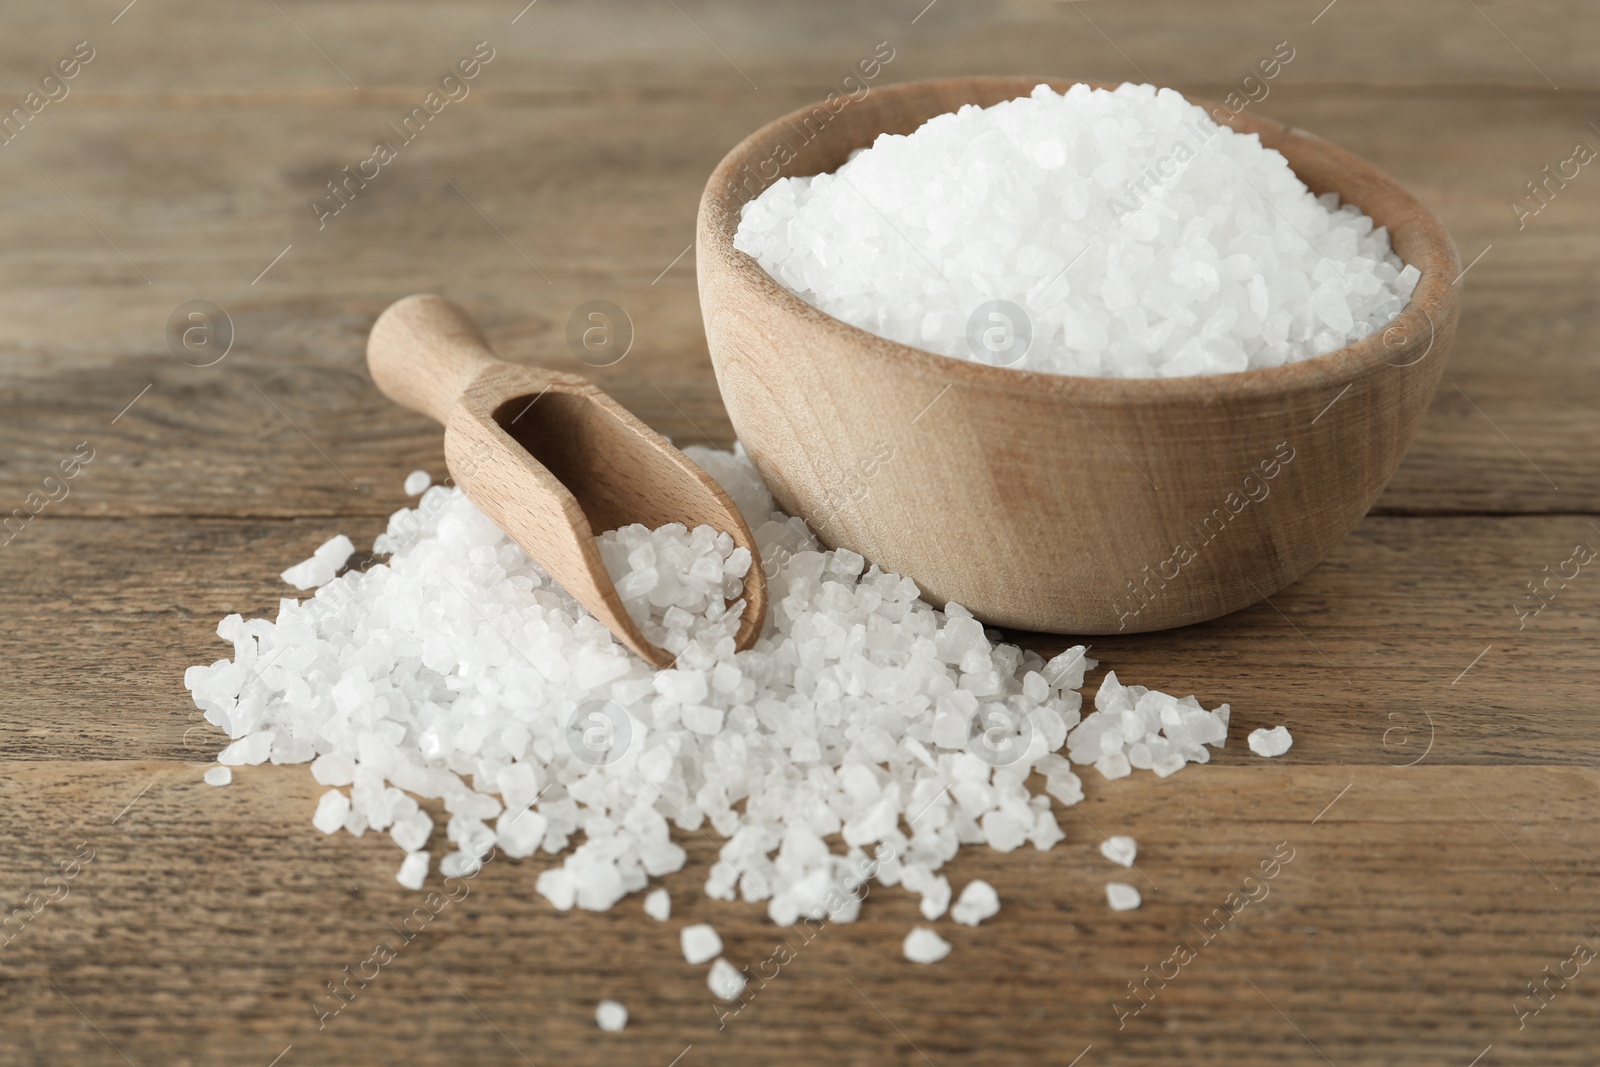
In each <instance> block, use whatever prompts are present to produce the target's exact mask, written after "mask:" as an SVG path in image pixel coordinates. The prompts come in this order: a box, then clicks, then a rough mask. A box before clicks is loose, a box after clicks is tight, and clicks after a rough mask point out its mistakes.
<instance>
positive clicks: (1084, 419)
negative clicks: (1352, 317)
mask: <svg viewBox="0 0 1600 1067" xmlns="http://www.w3.org/2000/svg"><path fill="white" fill-rule="evenodd" d="M1041 81H1042V82H1045V83H1047V84H1049V85H1050V86H1051V87H1052V88H1054V89H1056V90H1058V91H1065V90H1066V89H1067V88H1068V87H1070V86H1071V85H1072V84H1074V82H1073V81H1072V80H1070V79H1068V80H1063V79H1051V78H1016V77H977V78H949V79H941V80H937V81H927V82H913V83H907V84H901V85H892V86H883V87H878V88H873V89H872V90H871V91H870V92H869V93H868V95H866V96H865V97H863V98H861V99H859V100H855V101H847V102H846V104H845V106H843V107H842V108H840V107H839V106H838V105H839V101H838V100H837V99H834V100H833V104H834V107H833V108H832V109H830V108H828V107H827V106H826V105H825V104H818V105H816V106H814V107H808V108H802V109H800V110H799V111H796V112H794V113H792V114H790V115H787V116H785V117H783V118H780V119H778V120H776V121H774V122H772V123H769V124H768V125H766V126H764V127H762V128H761V129H760V130H757V131H756V132H755V133H754V134H752V135H751V136H749V137H748V138H746V139H745V140H744V141H743V142H741V143H740V144H739V145H738V146H737V147H735V148H734V149H733V150H732V151H731V152H729V153H728V155H727V156H726V157H725V158H724V159H723V160H722V162H721V163H720V164H719V165H718V166H717V168H716V170H715V171H714V172H713V173H712V175H711V178H710V181H709V182H708V183H707V185H706V189H705V193H704V195H703V197H702V199H701V202H700V214H699V222H698V237H697V245H696V250H697V269H698V273H699V285H700V304H701V311H702V313H703V316H704V319H705V328H706V337H707V341H708V343H709V346H710V351H711V359H712V363H713V365H714V367H715V369H716V374H717V381H718V384H719V385H720V387H721V390H722V396H723V400H724V402H725V403H726V405H727V409H728V415H729V418H730V419H731V420H732V422H733V426H734V429H735V430H736V431H737V433H738V435H739V438H740V440H742V441H743V442H744V445H745V448H746V449H747V450H748V451H749V453H750V457H751V459H752V460H753V461H754V462H755V465H756V467H757V468H758V469H759V470H760V472H761V475H762V477H763V478H765V479H766V482H767V485H768V486H769V487H770V488H771V489H772V492H773V495H774V496H775V497H776V499H777V500H778V502H779V503H780V504H781V505H782V507H783V508H784V510H785V511H787V512H789V513H790V514H793V515H799V516H801V517H803V518H804V519H805V520H806V521H807V522H809V523H810V524H811V525H812V527H813V529H815V530H816V532H817V534H818V535H819V536H820V537H821V538H822V540H823V541H824V542H826V543H827V544H828V545H830V546H833V547H840V546H842V547H847V548H850V549H853V550H855V551H857V552H860V553H861V554H863V555H864V556H866V557H867V558H868V559H870V560H873V561H874V562H876V563H878V564H879V565H880V566H882V567H883V568H884V569H886V570H891V571H898V572H899V573H901V574H904V575H907V576H909V577H910V578H912V579H913V580H915V581H916V583H917V584H918V586H920V587H921V589H922V591H923V593H924V595H925V596H926V597H927V598H928V599H929V600H930V601H931V602H933V603H935V604H937V605H940V606H943V605H944V604H946V603H948V602H952V601H953V602H957V603H959V604H961V605H963V606H964V607H966V608H968V609H969V610H970V611H972V612H973V614H975V615H976V616H977V617H978V618H980V619H982V620H983V621H984V622H987V623H990V624H992V625H999V626H1010V627H1016V628H1019V629H1027V630H1041V631H1047V632H1053V633H1072V634H1105V633H1117V632H1125V633H1134V632H1142V631H1150V630H1161V629H1166V628H1169V627H1173V626H1182V625H1186V624H1189V623H1196V622H1202V621H1204V620H1207V619H1213V618H1216V617H1218V616H1221V615H1225V614H1227V613H1229V612H1232V611H1237V610H1238V609H1240V608H1243V607H1246V606H1248V605H1250V604H1252V603H1255V602H1256V601H1258V600H1261V599H1263V598H1264V597H1268V596H1270V595H1272V593H1274V592H1275V591H1277V590H1278V589H1280V588H1282V587H1283V586H1285V585H1288V584H1289V583H1290V582H1293V581H1294V580H1295V579H1297V578H1299V577H1300V576H1301V575H1303V574H1305V573H1306V572H1307V571H1309V570H1310V569H1311V568H1312V567H1314V566H1316V565H1317V563H1319V562H1320V561H1321V560H1322V559H1323V558H1324V557H1325V556H1326V555H1327V554H1328V553H1329V552H1330V551H1331V550H1332V549H1333V548H1334V547H1335V546H1336V545H1338V544H1339V543H1340V541H1342V540H1343V539H1344V537H1345V536H1346V535H1347V534H1349V532H1350V531H1351V529H1352V528H1354V526H1355V525H1356V523H1357V522H1359V521H1360V519H1361V518H1362V516H1363V515H1365V514H1366V513H1367V511H1368V509H1369V508H1371V506H1372V504H1373V502H1374V501H1375V500H1377V498H1378V494H1379V493H1381V492H1382V491H1383V488H1384V486H1385V485H1386V484H1387V483H1388V481H1389V479H1390V477H1391V476H1392V475H1393V474H1394V471H1395V468H1396V467H1397V466H1399V463H1400V460H1401V457H1402V456H1403V455H1404V454H1405V451H1406V449H1407V447H1409V445H1410V443H1411V441H1412V438H1413V437H1414V436H1415V435H1416V431H1417V427H1418V424H1419V423H1420V422H1421V419H1422V416H1423V414H1424V412H1425V411H1426V410H1427V407H1428V404H1429V402H1430V400H1431V398H1432V397H1433V394H1434V391H1435V389H1436V388H1437V387H1438V384H1439V378H1440V375H1441V373H1442V372H1443V369H1444V362H1445V358H1446V356H1447V354H1448V352H1449V349H1450V344H1451V341H1452V340H1453V338H1454V335H1455V327H1456V319H1457V315H1458V313H1459V306H1460V305H1459V293H1460V289H1459V286H1457V285H1456V284H1455V282H1456V280H1457V277H1458V275H1459V274H1460V271H1461V263H1460V259H1459V257H1458V256H1457V253H1456V249H1455V246H1454V244H1453V243H1452V242H1451V240H1450V236H1449V234H1448V233H1447V232H1446V231H1445V229H1444V227H1443V226H1442V225H1441V224H1440V223H1439V221H1438V219H1436V218H1435V217H1434V216H1433V215H1432V214H1431V213H1430V212H1429V211H1428V210H1427V208H1425V207H1424V206H1423V205H1422V204H1421V203H1419V202H1418V201H1417V200H1416V198H1415V197H1413V196H1412V195H1411V194H1410V193H1408V192H1406V190H1405V189H1403V188H1402V187H1401V186H1400V185H1399V184H1398V183H1397V182H1395V181H1394V180H1393V179H1392V178H1390V177H1388V176H1387V175H1385V174H1384V173H1383V172H1382V171H1380V170H1378V169H1377V168H1376V167H1374V166H1372V165H1371V164H1369V163H1367V162H1365V161H1363V160H1361V159H1360V158H1358V157H1357V156H1355V155H1352V154H1351V153H1350V152H1347V151H1345V150H1344V149H1341V148H1339V147H1337V146H1335V145H1333V144H1330V143H1328V142H1327V141H1323V140H1321V139H1320V138H1317V137H1315V136H1313V135H1311V134H1308V133H1305V132H1303V131H1300V130H1293V129H1290V128H1288V127H1285V126H1282V125H1280V124H1278V123H1276V122H1273V121H1272V120H1270V119H1267V118H1263V117H1261V116H1259V115H1256V114H1253V113H1249V112H1246V113H1241V114H1237V115H1229V114H1228V112H1227V111H1226V110H1225V109H1221V108H1218V107H1216V106H1215V105H1212V104H1210V103H1208V102H1207V101H1204V100H1199V99H1193V100H1192V102H1193V103H1196V104H1199V105H1201V106H1202V107H1205V108H1206V110H1207V111H1208V112H1211V113H1212V114H1213V117H1215V118H1217V119H1218V121H1219V122H1220V121H1222V119H1223V117H1227V120H1228V121H1227V122H1226V124H1227V125H1230V126H1232V127H1233V128H1234V129H1235V130H1237V131H1238V132H1240V133H1255V134H1258V135H1259V136H1260V138H1261V143H1262V144H1263V145H1265V146H1266V147H1268V148H1274V149H1277V150H1278V151H1279V152H1282V153H1283V155H1284V156H1285V157H1286V158H1287V159H1288V161H1289V165H1290V167H1291V168H1293V170H1294V172H1295V173H1296V174H1297V175H1298V176H1299V177H1300V179H1301V181H1303V182H1305V184H1306V185H1307V186H1308V187H1309V188H1310V189H1311V191H1312V192H1313V193H1317V194H1321V193H1326V192H1336V193H1338V194H1339V195H1340V197H1341V198H1342V199H1343V200H1345V201H1347V202H1351V203H1354V204H1357V205H1358V206H1359V207H1360V208H1361V209H1362V211H1364V212H1365V213H1366V214H1368V215H1369V216H1371V217H1372V218H1373V220H1374V221H1375V223H1376V224H1377V225H1380V226H1387V227H1388V229H1389V234H1390V240H1391V242H1392V244H1393V247H1394V250H1395V252H1396V253H1397V254H1398V255H1399V256H1400V258H1401V259H1402V260H1404V261H1405V262H1406V263H1409V264H1412V265H1414V266H1416V267H1417V268H1418V269H1419V270H1420V271H1421V272H1422V277H1421V279H1420V280H1419V281H1418V283H1417V286H1416V289H1415V291H1414V292H1413V293H1412V296H1411V300H1410V303H1409V304H1408V305H1407V306H1406V308H1405V310H1404V311H1402V312H1401V314H1400V315H1399V316H1398V317H1397V318H1396V319H1395V320H1394V321H1393V322H1392V323H1390V324H1389V326H1388V327H1387V328H1385V329H1384V330H1382V331H1380V332H1378V333H1375V334H1373V335H1371V336H1368V337H1365V338H1362V339H1361V340H1359V341H1356V342H1355V343H1353V344H1350V345H1348V346H1346V347H1344V348H1341V349H1339V350H1337V351H1335V352H1331V353H1328V354H1326V355H1323V356H1318V357H1316V358H1313V359H1309V360H1304V361H1301V362H1297V363H1289V364H1285V365H1282V366H1278V367H1271V368H1266V369H1261V370H1250V371H1243V372H1240V373H1236V374H1223V375H1207V376H1198V377H1187V378H1165V379H1158V378H1088V377H1073V376H1066V375H1054V374H1042V373H1035V372H1028V371H1022V370H1017V369H1013V368H1010V367H997V366H990V365H988V364H985V363H980V362H969V361H966V360H959V359H952V358H950V357H947V356H942V355H938V354H935V353H933V352H928V351H925V350H923V349H919V348H913V347H910V346H908V345H904V344H900V343H897V342H895V341H890V340H887V339H885V338H882V337H878V336H875V335H873V334H870V333H867V332H866V331H864V330H861V329H858V328H857V327H854V326H851V325H849V324H848V323H845V322H842V321H840V320H839V319H836V318H834V317H832V316H831V315H829V314H827V313H826V312H823V311H821V310H819V309H817V308H815V307H812V306H811V305H810V304H807V303H806V302H805V301H803V300H801V299H800V298H799V297H797V296H795V295H794V294H792V293H790V292H788V291H787V290H785V289H784V288H783V287H782V286H781V285H779V284H778V283H777V282H776V281H774V280H773V279H772V278H771V277H770V276H769V275H768V274H767V273H766V272H765V271H764V270H763V269H762V268H761V266H760V265H759V264H758V263H757V262H756V261H755V260H754V259H752V258H750V257H749V256H747V255H745V254H744V253H742V252H739V251H738V250H736V249H735V248H734V246H733V240H734V235H735V233H736V232H737V230H738V226H739V217H740V209H741V207H742V206H743V204H744V203H745V202H746V201H747V200H749V199H751V198H752V197H753V196H755V195H757V194H759V193H760V191H761V190H762V189H765V188H766V187H767V186H768V185H770V184H772V182H773V181H774V180H776V179H777V178H778V177H785V176H796V175H811V174H818V173H823V172H827V171H832V170H835V169H837V168H838V167H839V166H840V165H841V164H843V163H844V162H845V161H846V159H847V158H848V156H849V154H850V152H851V151H853V150H854V149H857V148H864V147H867V146H869V145H871V144H872V142H873V141H874V140H875V139H876V138H877V136H878V135H879V134H880V133H900V134H904V133H910V132H912V131H913V130H915V129H916V128H917V127H919V126H920V125H921V124H922V123H923V122H925V121H927V120H928V119H930V118H932V117H933V116H935V115H938V114H942V113H944V112H947V111H954V110H956V109H957V108H959V107H961V106H962V105H964V104H977V105H979V106H985V107H986V106H989V105H992V104H996V103H999V102H1001V101H1004V100H1010V99H1014V98H1015V97H1019V96H1024V95H1026V94H1027V93H1029V92H1031V91H1032V89H1033V87H1034V86H1035V85H1037V84H1039V83H1040V82H1041ZM1090 84H1094V83H1090ZM1096 87H1098V88H1111V86H1104V85H1097V86H1096Z"/></svg>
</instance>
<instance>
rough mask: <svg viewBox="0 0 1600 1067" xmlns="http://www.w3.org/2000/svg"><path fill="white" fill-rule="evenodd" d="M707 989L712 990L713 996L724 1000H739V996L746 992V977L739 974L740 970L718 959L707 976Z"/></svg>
mask: <svg viewBox="0 0 1600 1067" xmlns="http://www.w3.org/2000/svg"><path fill="white" fill-rule="evenodd" d="M706 987H707V988H708V989H710V990H711V994H712V996H715V997H719V998H721V999H722V1000H737V999H738V998H739V994H740V993H743V992H744V987H745V977H744V975H743V974H740V973H739V968H737V967H735V966H734V965H733V964H731V963H729V962H728V961H727V960H725V959H721V958H718V960H717V962H715V963H713V964H712V965H711V970H710V972H709V973H708V974H707V975H706Z"/></svg>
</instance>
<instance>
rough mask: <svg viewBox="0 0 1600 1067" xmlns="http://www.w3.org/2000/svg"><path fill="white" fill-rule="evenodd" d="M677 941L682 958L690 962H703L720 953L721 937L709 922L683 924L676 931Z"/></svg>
mask: <svg viewBox="0 0 1600 1067" xmlns="http://www.w3.org/2000/svg"><path fill="white" fill-rule="evenodd" d="M678 942H679V944H680V945H681V946H682V947H683V958H684V959H686V960H688V961H689V962H690V963H705V962H706V961H707V960H711V959H715V958H716V957H717V956H719V955H720V954H721V953H722V938H721V937H719V936H718V935H717V931H716V930H715V929H713V928H712V926H711V924H710V923H695V924H694V925H692V926H685V927H684V928H683V929H682V930H681V931H679V933H678Z"/></svg>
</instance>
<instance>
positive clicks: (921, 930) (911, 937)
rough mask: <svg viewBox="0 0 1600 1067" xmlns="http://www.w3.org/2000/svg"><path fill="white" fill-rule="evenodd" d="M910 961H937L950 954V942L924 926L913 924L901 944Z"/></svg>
mask: <svg viewBox="0 0 1600 1067" xmlns="http://www.w3.org/2000/svg"><path fill="white" fill-rule="evenodd" d="M901 950H902V951H903V952H904V953H905V956H906V959H908V960H910V961H911V962H912V963H938V962H939V961H940V960H942V959H944V958H945V957H946V956H948V955H950V942H948V941H946V940H945V939H944V938H942V937H940V936H939V935H938V933H936V932H935V931H934V930H932V929H931V928H929V927H926V926H913V927H912V928H911V932H910V933H909V934H907V935H906V940H905V943H904V944H903V945H902V946H901Z"/></svg>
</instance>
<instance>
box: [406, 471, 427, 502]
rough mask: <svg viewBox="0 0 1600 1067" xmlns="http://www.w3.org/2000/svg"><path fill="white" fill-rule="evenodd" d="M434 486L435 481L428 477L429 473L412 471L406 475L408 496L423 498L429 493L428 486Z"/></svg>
mask: <svg viewBox="0 0 1600 1067" xmlns="http://www.w3.org/2000/svg"><path fill="white" fill-rule="evenodd" d="M432 484H433V479H432V478H430V477H428V472H427V471H412V472H411V473H410V474H408V475H406V482H405V491H406V496H421V495H422V494H423V493H426V492H427V491H428V486H430V485H432Z"/></svg>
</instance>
